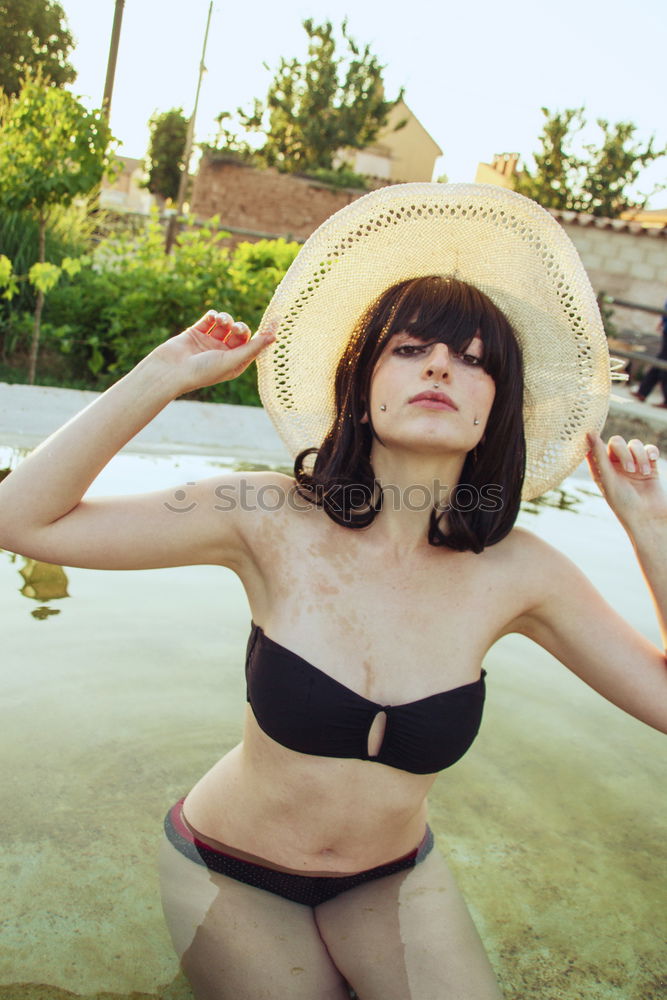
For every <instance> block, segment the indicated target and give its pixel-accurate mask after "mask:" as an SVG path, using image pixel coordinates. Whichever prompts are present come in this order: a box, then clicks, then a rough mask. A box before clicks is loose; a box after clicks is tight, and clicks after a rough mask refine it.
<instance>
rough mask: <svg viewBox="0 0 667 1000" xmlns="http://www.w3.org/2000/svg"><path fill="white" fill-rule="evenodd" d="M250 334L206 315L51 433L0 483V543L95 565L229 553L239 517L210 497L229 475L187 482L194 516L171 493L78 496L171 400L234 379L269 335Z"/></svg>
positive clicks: (174, 561) (176, 561)
mask: <svg viewBox="0 0 667 1000" xmlns="http://www.w3.org/2000/svg"><path fill="white" fill-rule="evenodd" d="M204 331H208V333H206V332H204ZM223 338H226V341H225V340H224V339H223ZM249 338H250V331H249V330H248V328H247V327H246V326H245V324H235V323H234V322H233V320H232V319H231V317H229V316H228V315H227V314H224V313H221V314H216V313H208V314H207V315H206V316H205V317H203V318H202V319H201V320H199V321H198V323H197V324H195V325H194V326H193V327H190V328H189V329H188V330H186V331H185V332H184V333H181V334H179V335H178V336H177V337H174V338H172V339H171V340H169V341H167V342H166V343H164V344H161V345H160V347H158V348H156V350H155V351H153V352H152V353H151V354H150V355H149V356H148V357H147V358H145V359H144V360H143V361H142V362H141V363H140V364H139V365H137V367H136V368H135V369H134V370H133V371H131V372H130V373H129V374H128V375H126V376H125V377H124V378H123V379H121V380H120V381H119V382H118V383H116V385H114V386H112V388H111V389H109V390H108V391H107V392H105V393H104V394H103V395H102V396H100V397H99V398H98V399H96V400H95V402H93V403H92V404H91V405H90V406H88V407H87V408H86V409H85V410H83V411H82V412H81V413H79V414H78V415H77V416H76V417H74V418H73V419H72V420H70V421H69V422H68V423H67V424H65V426H64V427H62V428H61V429H60V430H59V431H56V433H55V434H53V435H51V437H50V438H48V439H47V440H46V441H45V442H44V443H43V444H42V445H40V446H39V448H37V449H36V450H35V451H34V452H33V453H32V454H31V455H30V456H29V457H28V458H27V459H26V460H25V461H24V462H22V463H21V465H20V466H18V468H17V469H15V470H14V471H13V472H12V473H11V474H10V475H9V476H7V477H6V479H5V480H4V481H3V482H2V483H0V546H2V547H3V548H6V549H10V550H12V551H16V552H20V553H22V554H25V555H28V556H31V557H32V558H36V559H41V560H43V561H47V562H58V563H62V564H65V565H70V566H71V565H79V566H89V567H92V568H145V567H149V566H167V565H181V564H183V563H187V562H202V561H206V562H208V561H222V562H225V561H226V560H225V556H226V546H227V547H229V549H230V551H229V553H228V557H229V559H231V560H233V559H234V557H235V554H236V553H235V552H234V549H235V546H236V547H240V546H241V544H242V543H241V541H240V539H238V537H237V531H236V529H237V526H238V522H237V519H235V518H234V517H233V516H232V517H229V518H227V519H223V518H222V517H221V516H220V510H219V505H218V509H216V506H215V502H214V492H215V489H216V486H217V485H220V486H221V488H223V487H224V488H226V489H228V490H230V489H233V488H234V480H233V477H226V480H224V481H223V480H221V481H220V483H219V484H216V483H215V482H212V483H202V484H200V485H199V486H198V487H195V488H193V487H189V493H190V495H191V496H192V502H194V503H196V504H197V506H196V507H195V508H194V509H193V513H194V516H192V517H190V516H185V515H184V514H183V513H181V514H180V515H177V514H175V513H174V512H173V511H170V510H169V507H168V506H166V505H167V504H168V501H169V499H172V500H173V490H170V491H165V492H164V494H149V495H143V496H142V495H140V496H135V497H119V498H110V499H106V500H97V499H95V500H83V497H84V494H85V493H86V491H87V489H88V487H89V486H90V484H91V483H92V482H93V480H94V479H95V478H96V477H97V475H98V474H99V473H100V472H101V470H102V469H103V468H104V467H105V465H106V464H107V463H108V462H109V460H110V459H111V458H112V457H113V456H114V455H115V454H116V453H117V452H118V451H119V450H120V449H121V448H122V447H123V445H125V444H126V443H127V442H128V441H129V440H130V439H131V438H132V437H134V435H135V434H137V433H138V431H140V430H141V429H142V428H143V427H145V426H146V424H148V423H149V422H150V421H151V420H152V419H153V417H155V416H156V415H157V414H158V413H159V412H160V410H162V409H163V408H164V407H165V406H166V405H167V404H168V403H169V402H170V401H171V400H172V399H175V398H176V397H177V396H179V395H182V393H184V392H188V391H191V390H192V389H195V388H199V387H201V386H204V385H211V384H214V383H216V382H220V381H225V380H227V379H230V378H234V377H236V376H237V375H239V374H240V373H241V372H242V371H243V370H244V369H245V368H247V366H248V365H249V364H250V363H251V362H252V361H253V360H254V359H255V358H256V357H257V355H258V354H259V352H260V351H261V350H262V349H263V348H264V347H265V346H267V344H269V343H270V342H271V339H272V338H271V337H270V336H269V337H266V336H262V337H258V336H255V337H253V338H252V339H249ZM227 480H229V481H227ZM212 501H213V502H212ZM207 512H208V513H207ZM211 546H212V547H213V548H212V551H211ZM229 559H228V560H227V561H229Z"/></svg>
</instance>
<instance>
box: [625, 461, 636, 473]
mask: <svg viewBox="0 0 667 1000" xmlns="http://www.w3.org/2000/svg"><path fill="white" fill-rule="evenodd" d="M625 471H626V472H634V471H635V463H634V462H626V463H625Z"/></svg>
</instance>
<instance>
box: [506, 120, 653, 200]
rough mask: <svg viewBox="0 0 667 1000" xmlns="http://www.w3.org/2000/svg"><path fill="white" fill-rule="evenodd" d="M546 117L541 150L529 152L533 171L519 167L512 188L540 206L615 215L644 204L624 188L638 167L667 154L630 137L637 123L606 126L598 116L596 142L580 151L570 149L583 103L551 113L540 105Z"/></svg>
mask: <svg viewBox="0 0 667 1000" xmlns="http://www.w3.org/2000/svg"><path fill="white" fill-rule="evenodd" d="M542 114H543V115H544V117H545V119H546V121H545V123H544V127H543V129H542V133H541V135H540V143H541V149H540V150H539V151H538V152H536V153H534V154H533V159H534V161H535V167H534V169H533V170H530V169H528V168H527V167H524V169H523V170H522V171H521V173H519V174H518V175H517V177H516V180H515V185H514V186H515V190H517V191H518V192H519V193H520V194H525V195H527V196H528V197H529V198H533V199H534V200H535V201H537V202H539V203H540V204H541V205H543V206H544V207H545V208H555V209H560V210H572V211H575V212H587V213H589V214H590V215H597V216H605V217H610V218H615V217H616V216H618V215H620V213H621V212H623V211H625V210H626V209H629V208H638V207H641V205H642V204H645V203H646V200H647V198H648V195H646V196H642V200H641V201H639V202H638V201H637V199H636V198H635V197H634V196H633V195H632V194H631V193H630V190H629V189H630V188H631V187H632V186H633V185H634V184H635V182H636V181H637V178H638V177H639V175H640V173H641V171H642V169H643V168H644V167H645V166H648V164H649V163H653V161H654V160H657V159H659V158H660V157H662V156H665V155H666V154H667V149H655V148H654V145H653V137H651V139H649V141H648V143H647V144H642V143H638V142H636V141H635V139H634V137H635V133H636V132H637V126H636V125H633V124H632V123H631V122H617V123H616V124H615V125H610V124H609V122H607V121H605V120H604V119H602V118H599V119H597V125H598V127H599V128H600V129H601V130H602V142H601V143H600V144H597V145H596V144H595V143H588V144H586V145H584V146H583V147H582V152H581V153H577V152H576V151H575V149H574V145H575V137H576V135H577V134H578V133H579V132H581V130H582V129H583V128H584V127H585V125H586V120H585V118H584V108H568V109H566V110H565V111H555V112H551V111H549V109H548V108H542Z"/></svg>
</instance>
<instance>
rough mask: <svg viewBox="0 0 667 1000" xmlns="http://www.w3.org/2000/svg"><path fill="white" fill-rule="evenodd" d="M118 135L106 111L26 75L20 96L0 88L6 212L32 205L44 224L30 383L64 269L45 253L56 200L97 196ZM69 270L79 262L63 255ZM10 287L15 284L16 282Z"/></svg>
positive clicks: (0, 168)
mask: <svg viewBox="0 0 667 1000" xmlns="http://www.w3.org/2000/svg"><path fill="white" fill-rule="evenodd" d="M110 140H111V133H110V131H109V128H108V125H107V124H106V122H105V121H104V119H103V117H102V113H101V112H100V111H88V110H87V109H86V108H85V107H84V106H83V105H82V104H80V103H79V102H78V101H77V99H76V98H75V97H74V96H73V95H72V94H71V93H69V91H66V90H59V89H57V88H55V87H51V86H49V85H48V84H46V83H45V82H44V81H43V80H42V79H41V77H40V76H39V75H38V76H37V77H34V78H33V77H30V76H28V77H26V80H25V82H24V84H23V87H22V88H21V91H20V93H19V95H18V96H17V97H14V98H11V97H8V96H7V95H6V94H0V177H2V185H1V186H0V210H13V211H28V212H30V213H31V214H32V215H33V216H34V218H35V219H36V220H37V224H38V254H37V261H36V262H35V263H34V264H33V265H32V267H31V268H30V271H29V280H30V282H31V283H32V284H33V285H35V287H36V288H37V302H36V306H35V315H34V326H33V336H32V342H31V346H30V359H29V369H28V381H29V382H30V383H33V382H34V380H35V368H36V364H37V351H38V348H39V333H40V321H41V315H42V309H43V306H44V296H45V294H46V293H47V292H49V291H50V290H51V289H52V288H53V287H54V285H55V284H56V282H57V281H58V279H59V277H60V274H61V268H60V267H58V266H57V265H56V264H53V263H51V262H49V261H46V259H45V243H46V230H47V226H48V223H49V217H50V214H51V213H52V211H53V210H54V208H55V207H56V206H63V205H69V204H71V203H72V202H73V201H74V199H75V198H78V197H81V196H84V195H86V194H89V193H90V192H91V191H92V190H93V188H95V187H96V186H97V185H98V184H99V183H100V182H101V180H102V176H103V175H104V173H105V172H108V171H109V169H111V168H112V165H113V163H112V157H111V154H110V153H109V152H108V148H109V143H110ZM63 268H64V269H65V270H70V269H71V268H74V269H75V268H76V262H68V263H67V264H66V263H65V261H63ZM3 283H4V284H8V285H9V288H10V291H11V289H12V285H11V283H10V282H9V281H4V282H3Z"/></svg>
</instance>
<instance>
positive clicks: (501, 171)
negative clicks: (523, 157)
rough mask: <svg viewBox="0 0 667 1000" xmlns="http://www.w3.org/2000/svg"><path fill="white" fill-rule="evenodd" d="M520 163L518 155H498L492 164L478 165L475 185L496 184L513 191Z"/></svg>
mask: <svg viewBox="0 0 667 1000" xmlns="http://www.w3.org/2000/svg"><path fill="white" fill-rule="evenodd" d="M518 162H519V154H518V153H496V155H495V156H494V157H493V160H492V162H491V163H478V165H477V173H476V174H475V184H496V185H497V186H498V187H504V188H509V189H510V190H512V188H513V187H514V175H515V174H516V172H517V169H516V165H517V163H518Z"/></svg>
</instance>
